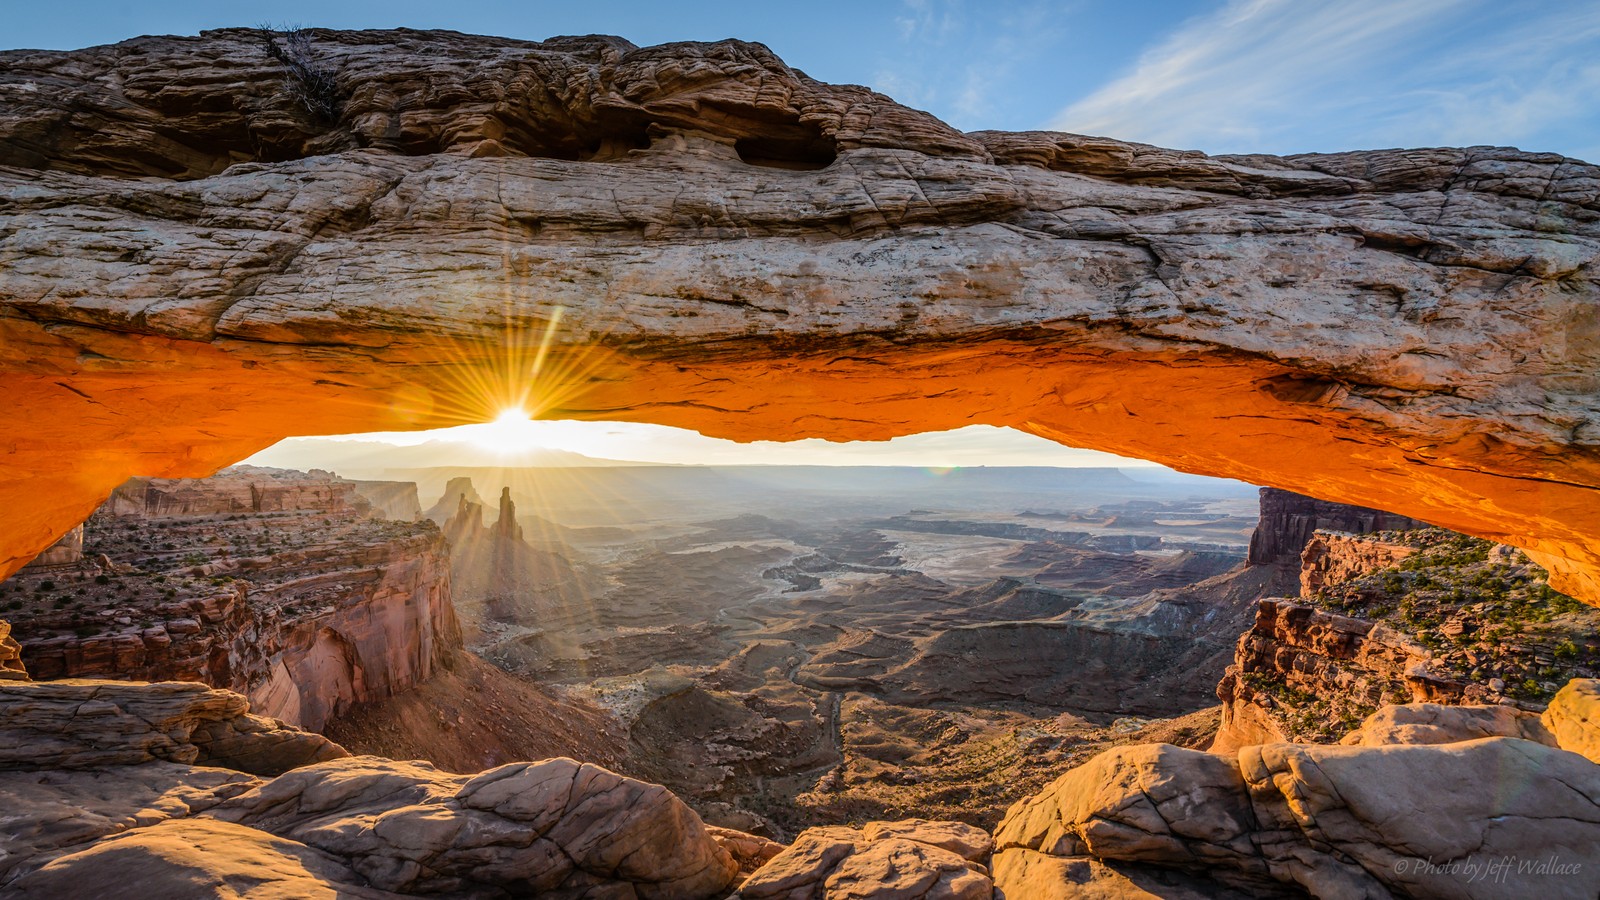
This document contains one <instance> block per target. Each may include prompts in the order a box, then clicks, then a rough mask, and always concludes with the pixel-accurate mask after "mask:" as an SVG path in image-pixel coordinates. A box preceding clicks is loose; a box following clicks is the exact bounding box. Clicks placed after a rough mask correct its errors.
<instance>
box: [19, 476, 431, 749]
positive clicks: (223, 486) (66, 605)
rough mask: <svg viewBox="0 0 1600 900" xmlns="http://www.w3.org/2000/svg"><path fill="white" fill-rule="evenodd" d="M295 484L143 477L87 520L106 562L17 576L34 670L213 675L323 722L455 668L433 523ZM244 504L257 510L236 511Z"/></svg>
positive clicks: (68, 674) (324, 481)
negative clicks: (401, 518) (388, 517)
mask: <svg viewBox="0 0 1600 900" xmlns="http://www.w3.org/2000/svg"><path fill="white" fill-rule="evenodd" d="M295 475H296V476H298V477H289V476H287V475H280V476H278V477H277V478H275V479H272V480H271V483H269V484H268V485H266V486H265V487H263V486H261V485H260V482H259V480H256V481H252V480H251V478H258V476H249V477H246V476H244V475H241V474H240V473H237V472H235V473H232V474H230V475H222V476H218V477H216V478H212V479H204V480H185V481H182V482H179V483H177V484H172V483H169V482H164V481H159V480H151V479H141V480H139V483H138V484H136V485H132V486H129V487H128V488H127V489H126V490H121V491H119V494H118V496H117V497H115V498H113V499H112V500H111V501H110V502H108V503H107V505H106V507H105V508H104V509H103V510H102V512H101V513H100V514H98V515H96V516H95V517H94V518H92V519H91V520H90V523H89V534H90V542H91V545H92V546H96V547H100V548H103V549H104V551H106V552H105V553H104V554H96V555H97V556H102V557H103V559H102V560H100V561H95V562H80V563H78V564H77V565H76V566H72V567H60V566H58V567H52V568H50V569H33V568H28V569H24V570H22V572H20V573H19V574H18V575H17V576H16V577H14V578H13V579H12V580H11V581H10V582H8V583H7V587H8V588H9V589H10V590H12V591H16V592H20V593H21V594H22V595H23V596H31V597H35V598H38V602H37V604H36V606H35V607H28V608H24V609H19V610H15V611H13V612H12V613H10V615H11V616H12V617H13V621H14V623H15V625H16V627H17V633H18V637H19V638H20V640H21V645H22V646H21V652H20V657H21V660H22V661H23V662H24V663H25V664H26V665H27V668H28V670H29V671H30V672H31V674H32V675H33V676H34V677H35V678H38V679H42V680H46V679H61V678H85V677H92V678H118V679H129V680H135V681H165V680H179V681H202V682H205V683H207V684H210V685H212V686H215V687H222V688H228V689H230V690H235V691H237V692H239V693H241V694H245V695H246V696H248V697H249V698H250V700H251V705H252V708H253V709H254V710H255V711H256V712H257V713H259V714H262V715H267V716H272V717H275V718H279V719H283V720H285V721H287V722H291V723H294V724H297V725H301V726H303V727H306V728H311V729H320V728H321V727H323V725H325V724H326V723H327V721H328V720H329V718H330V717H332V716H334V715H336V714H338V713H340V712H342V711H344V710H346V709H348V708H349V707H350V706H351V705H352V704H354V703H358V702H363V701H370V700H378V699H382V698H385V697H390V696H393V695H394V694H397V693H400V692H402V691H405V690H407V689H408V688H410V687H412V686H414V685H416V684H418V683H420V682H422V681H425V680H427V679H428V678H429V677H430V676H431V675H433V674H434V673H435V672H436V671H438V670H439V669H440V668H441V667H445V666H448V665H450V664H451V661H452V659H453V655H454V653H455V652H456V651H457V650H459V649H460V648H461V635H460V630H459V626H458V625H457V623H456V618H455V610H454V607H453V605H452V602H451V591H450V564H449V548H448V546H447V545H446V543H445V540H444V536H443V535H442V534H441V533H440V532H439V531H438V529H437V528H435V527H433V526H432V525H431V523H424V524H407V523H400V522H395V523H390V522H384V521H374V520H373V519H371V518H369V517H368V513H369V511H370V509H369V507H368V506H367V505H366V503H365V502H362V503H352V502H351V501H352V500H357V499H360V498H359V497H357V496H356V495H355V494H354V493H353V489H352V488H351V483H349V482H343V481H340V480H338V479H337V478H336V477H334V476H328V475H326V473H322V474H309V475H308V474H305V473H295ZM131 498H142V499H143V502H145V503H146V504H147V505H146V506H145V507H144V509H147V510H149V511H150V512H148V513H145V512H139V511H137V509H138V508H137V507H135V506H134V505H133V503H132V499H131ZM246 498H250V499H249V502H250V504H251V506H252V507H256V508H258V509H259V511H255V512H251V511H248V509H249V507H247V508H246V510H247V511H242V512H241V511H236V510H238V509H239V505H238V504H240V503H242V502H244V501H245V499H246ZM402 508H403V507H402ZM178 509H182V510H186V511H188V512H187V514H185V515H180V514H178V513H177V512H176V510H178ZM195 510H205V511H207V512H208V513H209V514H207V515H195V514H194V511H195ZM151 535H155V537H150V536H151ZM46 600H50V601H52V602H51V604H50V605H46ZM19 605H20V604H19Z"/></svg>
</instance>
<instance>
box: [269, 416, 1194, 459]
mask: <svg viewBox="0 0 1600 900" xmlns="http://www.w3.org/2000/svg"><path fill="white" fill-rule="evenodd" d="M240 463H241V464H244V465H258V466H273V467H278V468H289V469H310V468H322V469H334V470H338V469H339V468H340V467H345V468H349V469H352V470H361V471H368V472H371V471H378V470H382V469H415V468H431V467H457V468H475V467H488V468H516V467H549V466H562V465H575V466H592V465H596V464H600V465H611V464H616V463H623V464H633V465H667V466H895V467H901V466H903V467H911V468H934V469H949V468H976V467H1012V466H1041V467H1048V468H1069V469H1077V468H1115V469H1128V468H1134V469H1152V470H1161V471H1172V470H1170V469H1167V468H1166V467H1165V466H1161V465H1158V464H1156V463H1153V462H1150V461H1148V460H1143V459H1137V458H1132V457H1122V456H1117V455H1115V454H1111V453H1104V452H1101V451H1097V450H1084V449H1080V448H1075V447H1067V446H1064V445H1061V444H1057V443H1055V442H1053V441H1050V440H1048V439H1046V438H1042V437H1038V436H1035V435H1030V434H1024V433H1023V432H1020V431H1016V430H1014V429H1011V428H1000V427H995V426H991V425H969V426H966V427H964V428H957V429H952V430H950V431H941V432H924V433H920V434H912V435H905V436H902V437H897V438H893V439H891V440H887V441H848V442H838V441H825V440H821V439H819V438H808V439H804V440H798V441H754V442H750V443H740V442H737V441H730V440H726V439H723V438H712V437H706V436H705V435H702V434H699V433H698V432H695V431H691V430H689V429H685V428H673V427H670V426H666V425H648V424H641V423H636V422H579V421H571V420H551V421H532V420H522V419H517V418H515V417H508V418H506V419H502V420H500V421H497V422H493V423H484V424H480V425H461V426H456V427H453V428H442V429H434V430H429V431H414V432H371V433H365V434H348V435H328V436H320V437H295V438H286V439H284V440H282V441H280V442H278V443H277V444H274V445H273V446H271V447H268V448H267V449H265V450H262V451H260V452H258V453H255V454H253V455H251V456H249V457H248V458H246V459H243V460H241V461H240Z"/></svg>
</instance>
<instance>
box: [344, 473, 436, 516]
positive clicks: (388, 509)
mask: <svg viewBox="0 0 1600 900" xmlns="http://www.w3.org/2000/svg"><path fill="white" fill-rule="evenodd" d="M350 483H351V484H353V485H355V487H356V493H357V494H358V495H360V496H361V498H362V499H364V500H366V501H367V503H369V504H371V506H372V514H373V515H375V516H381V517H383V518H385V519H394V520H395V521H397V522H415V521H416V520H418V519H420V518H422V503H421V502H420V501H419V500H418V499H417V486H416V484H414V483H412V482H410V481H352V482H350Z"/></svg>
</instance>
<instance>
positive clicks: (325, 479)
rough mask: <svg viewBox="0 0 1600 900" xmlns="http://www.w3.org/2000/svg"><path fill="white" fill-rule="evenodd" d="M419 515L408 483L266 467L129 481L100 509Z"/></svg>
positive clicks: (163, 513) (141, 514)
mask: <svg viewBox="0 0 1600 900" xmlns="http://www.w3.org/2000/svg"><path fill="white" fill-rule="evenodd" d="M419 511H420V505H419V504H418V503H417V487H416V485H414V484H412V483H410V482H404V481H351V480H348V479H345V478H340V477H339V476H338V475H335V474H333V473H331V472H324V471H322V470H320V469H313V470H311V471H310V472H300V471H296V470H293V469H272V468H265V467H262V466H231V467H229V468H228V469H225V470H224V471H222V472H220V473H218V474H216V475H213V476H211V477H209V478H176V479H169V478H130V479H129V480H128V481H126V482H124V483H122V484H121V485H119V486H118V487H117V489H116V490H114V491H112V492H111V497H110V498H109V499H108V500H107V501H106V503H105V504H103V505H102V507H101V509H100V512H101V513H102V514H104V515H110V516H132V517H136V518H163V517H167V516H221V515H232V514H244V513H270V512H329V513H335V512H338V513H357V514H361V515H378V516H382V517H384V518H388V519H397V520H400V521H406V522H410V521H414V520H415V519H417V518H418V514H419ZM80 540H81V537H80Z"/></svg>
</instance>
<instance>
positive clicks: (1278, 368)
mask: <svg viewBox="0 0 1600 900" xmlns="http://www.w3.org/2000/svg"><path fill="white" fill-rule="evenodd" d="M311 37H312V41H311V44H310V47H309V50H308V51H307V56H306V59H304V60H302V62H303V63H304V66H305V71H310V72H314V73H320V74H322V75H326V81H327V85H328V86H327V87H326V89H317V90H313V91H311V93H310V94H309V95H308V93H307V90H306V84H307V83H306V81H305V80H304V79H297V78H296V77H295V76H294V75H292V74H291V71H290V70H289V69H288V68H286V67H285V66H284V65H282V64H281V63H280V62H279V61H278V60H277V59H275V58H274V56H273V55H272V54H271V53H269V51H268V48H267V47H266V46H265V44H264V41H263V35H262V34H261V33H260V32H257V31H253V30H249V29H237V30H229V31H218V32H208V33H207V34H205V35H202V36H199V37H194V38H141V39H136V40H132V41H128V42H125V43H123V44H119V45H114V46H109V47H99V48H91V49H88V50H81V51H72V52H40V51H12V52H8V53H4V54H0V271H3V273H4V274H3V275H0V380H3V384H4V385H5V387H6V388H7V395H8V397H9V398H11V401H12V402H11V406H10V407H9V409H8V421H9V423H10V427H9V428H8V430H7V440H6V442H5V444H4V446H3V447H0V453H3V457H0V502H3V503H4V505H5V507H6V509H7V510H8V522H7V525H6V527H5V529H4V531H3V533H0V571H9V570H10V569H14V568H15V567H16V566H19V565H21V564H22V563H23V562H25V561H26V560H28V559H29V558H31V557H32V556H33V555H34V554H35V553H37V552H38V551H39V550H41V549H43V548H44V547H46V546H48V545H49V544H50V543H51V542H52V541H53V540H55V538H56V537H57V536H59V535H60V534H61V533H63V532H64V531H66V530H67V529H68V528H69V527H71V526H72V525H73V524H74V523H76V522H77V521H79V520H81V519H82V518H83V517H84V516H85V515H86V514H87V513H88V512H89V511H90V510H91V509H92V508H93V507H94V505H95V504H96V503H98V502H99V501H100V500H101V499H102V498H104V497H105V496H106V494H107V493H108V492H109V491H110V490H111V489H112V488H113V487H114V486H115V485H117V484H118V483H120V482H121V481H123V480H124V479H125V478H126V477H127V476H129V475H131V474H142V475H151V476H175V475H201V474H206V473H208V472H210V471H212V470H214V469H215V468H217V467H218V466H221V465H223V464H226V463H229V462H233V461H235V460H237V459H238V458H240V457H242V456H244V455H246V454H248V453H249V452H251V451H253V450H255V449H258V448H260V447H263V446H265V445H267V444H269V443H271V442H273V441H274V440H276V439H278V438H281V437H283V436H286V435H290V434H305V433H336V432H351V431H362V430H381V429H401V428H421V427H431V426H436V425H442V424H455V423H458V422H461V421H465V420H469V419H478V420H485V419H489V418H493V417H494V415H495V414H496V413H497V412H498V411H499V410H498V407H500V406H504V405H507V404H508V403H514V402H516V401H517V400H519V399H521V398H522V397H523V395H524V393H526V392H525V391H524V388H525V387H526V385H525V384H518V383H517V382H518V381H519V380H523V379H524V378H525V376H522V375H519V374H516V373H523V372H526V371H528V370H529V368H531V364H532V362H533V361H534V360H535V359H536V358H537V359H538V360H540V361H541V364H542V372H541V376H540V378H539V379H538V385H539V387H538V389H537V390H536V391H535V392H534V395H533V396H530V397H528V398H527V399H528V401H529V403H530V404H531V405H533V406H535V407H537V409H538V411H539V412H541V413H544V414H547V415H558V416H567V417H579V418H601V419H624V420H636V421H652V422H662V423H667V424H674V425H681V426H687V427H690V428H696V429H700V430H702V431H704V432H706V433H709V434H715V435H721V436H726V437H732V438H738V439H755V438H767V439H784V438H798V437H806V436H817V437H827V438H833V439H848V438H858V439H880V438H886V437H890V436H892V435H896V434H904V433H908V432H914V431H924V430H931V429H943V428H950V427H954V426H958V425H967V424H972V423H987V424H993V425H1007V426H1013V427H1017V428H1020V429H1023V430H1025V431H1029V432H1032V433H1035V434H1040V435H1044V436H1046V437H1050V438H1053V439H1057V440H1061V441H1064V442H1068V443H1073V444H1078V445H1082V446H1092V447H1098V448H1101V449H1105V450H1111V451H1115V452H1118V453H1123V454H1127V455H1132V456H1141V457H1146V458H1150V459H1155V460H1158V461H1161V462H1165V463H1168V464H1170V465H1174V466H1176V467H1179V468H1182V469H1185V470H1189V471H1196V472H1205V473H1210V474H1215V475H1225V476H1230V477H1235V478H1240V479H1243V480H1246V481H1250V482H1254V483H1259V484H1272V485H1276V486H1280V487H1284V488H1290V489H1293V490H1297V491H1300V492H1303V493H1308V494H1313V495H1316V496H1320V497H1325V498H1328V499H1333V500H1340V501H1344V502H1352V503H1360V504H1363V505H1366V506H1370V507H1375V508H1381V509H1388V510H1392V511H1395V512H1397V513H1402V514H1405V515H1409V516H1414V517H1417V518H1420V519H1423V520H1425V521H1428V522H1432V523H1435V524H1440V525H1444V526H1447V527H1451V528H1454V529H1458V530H1461V531H1466V532H1471V533H1475V534H1481V535H1486V536H1492V537H1494V538H1496V539H1500V540H1505V541H1507V542H1509V543H1513V544H1516V545H1518V546H1521V547H1524V548H1527V549H1529V550H1530V551H1533V552H1534V553H1536V554H1537V558H1538V559H1539V560H1540V561H1541V562H1542V563H1544V564H1546V565H1547V566H1549V567H1550V568H1551V569H1552V571H1553V572H1554V573H1555V577H1556V580H1557V581H1556V583H1557V586H1558V587H1559V588H1561V589H1563V590H1566V591H1568V592H1571V593H1575V594H1580V595H1582V596H1585V597H1587V598H1590V599H1591V600H1595V599H1600V582H1597V580H1596V571H1597V563H1600V551H1597V550H1596V548H1597V547H1600V540H1597V538H1600V512H1597V510H1600V504H1596V503H1595V486H1596V485H1600V426H1597V417H1596V411H1597V406H1600V399H1597V388H1600V382H1597V380H1596V375H1595V372H1596V371H1597V369H1600V367H1597V365H1596V362H1597V356H1600V316H1597V315H1596V297H1597V291H1596V286H1595V278H1596V275H1595V273H1596V269H1595V259H1596V257H1597V254H1600V217H1597V212H1600V200H1597V187H1600V172H1597V170H1596V168H1595V167H1594V166H1592V165H1589V164H1587V163H1583V162H1580V161H1577V160H1572V159H1565V158H1562V157H1560V156H1557V155H1554V154H1537V153H1524V152H1520V151H1516V150H1510V149H1504V148H1487V147H1477V148H1468V149H1429V150H1384V151H1370V152H1356V153H1336V154H1319V155H1303V156H1294V157H1283V158H1279V157H1269V156H1238V157H1215V158H1213V157H1206V156H1203V155H1200V154H1196V153H1185V152H1178V151H1171V150H1163V149H1159V148H1154V147H1147V146H1142V145H1134V144H1126V143H1122V142H1119V141H1115V140H1110V139H1104V138H1087V137H1081V136H1075V135H1064V134H1053V133H1043V132H1027V133H1017V134H1011V133H1001V132H975V133H971V134H963V133H960V132H957V131H955V130H953V129H951V128H950V127H948V126H946V125H944V124H943V123H941V122H939V121H937V120H935V119H933V118H932V117H930V116H928V115H927V114H925V113H921V112H917V111H914V110H910V109H907V108H905V107H902V106H900V105H898V104H895V103H894V102H892V101H891V100H889V99H888V98H885V97H883V96H881V95H878V94H874V93H872V92H870V91H868V90H866V89H863V88H859V87H848V86H833V85H826V84H822V83H819V82H816V81H814V80H812V79H810V78H808V77H806V76H805V75H803V74H801V73H800V72H798V71H797V70H795V69H791V68H790V67H789V66H787V65H785V64H784V63H783V62H782V61H780V60H778V59H777V58H776V57H774V56H773V55H772V54H771V53H770V52H769V51H767V50H766V49H765V48H764V47H761V46H759V45H755V44H746V43H740V42H734V41H729V42H722V43H716V44H670V45H664V46H660V47H652V48H644V49H640V48H636V47H634V46H633V45H631V44H629V43H628V42H627V41H624V40H622V39H619V38H608V37H586V38H556V39H552V40H550V41H546V42H544V43H542V44H530V43H525V42H520V41H512V40H505V39H500V38H489V37H471V36H465V35H459V34H453V33H443V32H415V31H389V32H345V33H335V32H320V31H318V32H313V33H312V35H311ZM279 40H280V42H281V40H282V39H281V38H279ZM557 310H561V313H560V321H559V326H558V327H555V328H554V329H553V337H552V338H551V342H550V344H549V347H548V353H541V351H540V350H539V347H540V342H541V338H542V337H543V335H544V332H545V330H546V328H547V327H548V326H551V325H554V324H555V321H556V317H557Z"/></svg>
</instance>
